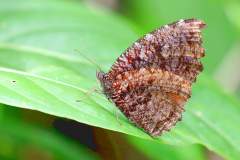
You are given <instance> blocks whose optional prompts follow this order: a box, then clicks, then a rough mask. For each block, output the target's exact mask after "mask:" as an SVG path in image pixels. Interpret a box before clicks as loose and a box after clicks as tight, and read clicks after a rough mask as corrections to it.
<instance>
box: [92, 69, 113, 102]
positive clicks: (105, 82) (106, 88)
mask: <svg viewBox="0 0 240 160" xmlns="http://www.w3.org/2000/svg"><path fill="white" fill-rule="evenodd" d="M96 76H97V79H98V80H99V81H100V84H101V87H102V89H103V93H104V94H105V95H106V96H107V97H108V98H110V90H111V86H112V85H111V81H110V80H109V79H108V76H107V74H106V73H104V72H103V71H99V72H97V73H96Z"/></svg>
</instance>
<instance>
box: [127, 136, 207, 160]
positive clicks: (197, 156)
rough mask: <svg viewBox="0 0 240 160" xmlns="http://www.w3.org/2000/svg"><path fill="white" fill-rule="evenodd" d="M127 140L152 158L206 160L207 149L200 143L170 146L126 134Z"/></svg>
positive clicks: (155, 159) (154, 159) (158, 159)
mask: <svg viewBox="0 0 240 160" xmlns="http://www.w3.org/2000/svg"><path fill="white" fill-rule="evenodd" d="M126 137H127V140H128V141H129V142H130V143H131V144H132V145H133V146H135V147H136V148H137V149H138V150H139V151H141V152H142V153H144V154H145V155H147V156H148V157H149V158H150V159H151V160H161V159H164V160H173V159H174V160H186V159H194V160H205V159H207V157H206V156H205V155H204V153H205V150H204V149H203V147H202V146H200V145H189V146H181V147H179V146H170V145H167V144H163V143H160V142H156V141H148V140H144V139H140V138H136V137H132V136H126Z"/></svg>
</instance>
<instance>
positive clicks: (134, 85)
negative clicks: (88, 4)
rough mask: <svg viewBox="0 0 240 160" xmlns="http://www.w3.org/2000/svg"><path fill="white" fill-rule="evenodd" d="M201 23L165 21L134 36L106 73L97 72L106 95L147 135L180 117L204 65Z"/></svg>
mask: <svg viewBox="0 0 240 160" xmlns="http://www.w3.org/2000/svg"><path fill="white" fill-rule="evenodd" d="M204 26H205V23H204V22H202V21H200V20H196V19H187V20H179V21H177V22H174V23H172V24H169V25H165V26H163V27H161V28H159V29H156V30H155V31H153V32H151V33H148V34H146V35H145V36H144V37H142V38H140V39H139V40H137V41H136V42H135V43H134V44H133V45H132V46H131V47H129V48H128V49H127V50H126V51H125V52H124V53H123V54H122V55H121V56H120V57H119V58H118V59H117V60H116V62H115V63H114V64H113V65H112V67H111V69H110V71H109V72H108V73H103V72H98V73H97V78H98V79H99V80H100V82H101V85H102V87H103V91H104V93H105V94H106V96H107V97H108V98H109V99H110V100H111V101H112V102H114V103H115V104H116V106H117V107H118V108H120V110H121V111H122V112H123V113H124V114H125V115H126V116H127V117H128V118H129V119H130V120H131V121H132V122H134V123H135V124H136V125H137V126H138V127H140V128H143V129H144V130H145V131H146V132H147V133H149V134H150V135H151V136H158V135H160V134H161V133H162V132H163V131H168V130H170V129H171V128H172V126H174V125H175V124H176V123H177V122H178V121H179V120H180V119H181V116H182V112H183V111H184V104H185V103H186V101H187V100H188V98H190V96H191V86H192V83H193V82H195V81H196V77H197V75H198V74H199V73H200V72H201V71H202V70H203V66H202V64H201V62H200V61H199V59H200V58H201V57H203V56H204V48H203V47H202V37H201V29H202V28H203V27H204Z"/></svg>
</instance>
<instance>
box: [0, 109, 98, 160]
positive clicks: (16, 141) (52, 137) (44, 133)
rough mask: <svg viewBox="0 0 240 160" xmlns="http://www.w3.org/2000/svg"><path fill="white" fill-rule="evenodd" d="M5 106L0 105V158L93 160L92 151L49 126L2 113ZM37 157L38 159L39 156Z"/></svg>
mask: <svg viewBox="0 0 240 160" xmlns="http://www.w3.org/2000/svg"><path fill="white" fill-rule="evenodd" d="M5 107H9V106H3V105H0V113H2V114H3V115H2V116H0V124H1V128H0V140H1V143H0V158H1V159H20V158H23V159H26V157H29V156H31V154H32V155H35V157H36V156H38V157H39V156H40V157H42V158H45V159H58V160H65V159H69V160H79V159H86V160H96V159H99V158H98V157H97V156H96V155H95V154H94V153H93V152H91V151H90V150H88V149H86V148H85V147H83V146H81V145H79V144H78V145H77V144H76V143H74V142H72V141H71V140H69V139H67V138H64V137H63V136H60V135H59V134H58V133H56V132H55V131H54V130H52V129H46V128H41V127H37V126H34V125H32V124H28V123H26V122H24V121H23V120H20V119H16V118H12V117H10V116H11V115H9V114H6V113H5V112H4V108H5ZM40 157H39V158H40Z"/></svg>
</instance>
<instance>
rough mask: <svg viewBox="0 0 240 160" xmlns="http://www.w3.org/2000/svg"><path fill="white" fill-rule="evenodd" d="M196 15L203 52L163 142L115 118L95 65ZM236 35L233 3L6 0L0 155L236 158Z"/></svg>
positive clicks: (239, 106) (239, 84)
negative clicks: (198, 72) (199, 70)
mask: <svg viewBox="0 0 240 160" xmlns="http://www.w3.org/2000/svg"><path fill="white" fill-rule="evenodd" d="M193 17H194V18H198V19H201V20H203V21H205V22H206V23H207V28H206V29H205V30H204V31H203V39H204V47H205V48H206V57H204V58H203V60H202V61H203V63H204V71H203V72H204V73H203V74H202V76H200V78H199V79H200V80H199V82H198V81H197V83H196V84H195V85H194V90H193V98H192V99H191V100H190V102H189V104H188V105H187V109H186V112H185V113H184V118H183V122H181V124H180V125H177V127H176V129H173V131H171V133H167V134H166V135H164V136H163V137H161V138H160V139H158V140H151V139H150V138H149V137H148V136H147V135H145V134H144V133H143V132H142V131H141V130H139V129H136V128H135V127H134V126H132V125H131V124H130V123H129V122H128V121H127V120H126V118H125V117H124V116H123V115H122V114H121V113H119V114H120V123H121V124H120V125H119V122H118V120H116V117H115V114H114V113H115V110H116V109H115V108H114V106H113V105H112V104H111V103H109V102H107V100H106V98H104V96H102V95H100V96H99V95H93V94H94V93H92V91H91V90H92V89H93V88H96V87H99V86H98V84H97V82H96V77H95V72H96V70H97V67H96V65H95V64H94V63H97V64H98V65H99V66H100V67H101V68H103V69H104V70H105V71H107V70H108V69H109V67H110V66H111V64H112V63H113V61H114V60H115V59H116V58H117V57H118V55H120V54H121V53H122V52H123V51H124V49H125V48H127V47H128V46H129V45H131V44H132V43H133V42H134V41H135V40H136V39H137V38H139V37H140V36H142V35H144V34H145V33H147V32H149V31H151V30H153V29H155V28H158V27H159V26H161V25H164V24H167V23H171V22H173V21H176V20H178V19H184V18H193ZM239 35H240V2H239V1H237V0H229V1H224V0H220V1H217V0H181V1H179V0H174V1H171V0H8V1H5V0H0V103H1V106H0V123H1V127H0V159H7V160H13V159H20V160H38V159H39V160H55V159H56V160H58V159H59V160H60V159H69V160H72V159H74V160H75V159H139V160H141V159H143V160H145V159H150V160H192V159H194V160H195V159H196V160H221V159H236V160H237V159H238V158H240V127H239V124H238V123H239V122H240V118H239V117H240V102H239V98H240V71H239V69H240V41H239V40H240V39H239V37H240V36H239ZM76 50H79V51H76ZM79 52H80V53H79ZM85 56H86V57H88V58H89V59H91V62H89V60H87V59H86V58H85ZM92 61H93V62H92ZM85 92H87V95H86V94H84V93H85ZM82 102H83V103H82ZM17 107H19V108H17ZM35 110H37V111H35ZM38 111H41V112H38ZM42 112H43V113H42ZM60 117H62V118H60ZM65 118H66V119H65ZM79 122H81V123H79ZM85 124H89V125H85ZM94 126H95V127H94ZM98 127H100V128H105V129H108V130H105V129H100V128H98ZM110 130H112V131H110ZM114 131H119V132H123V133H126V134H122V133H117V132H114ZM132 135H133V136H132Z"/></svg>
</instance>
